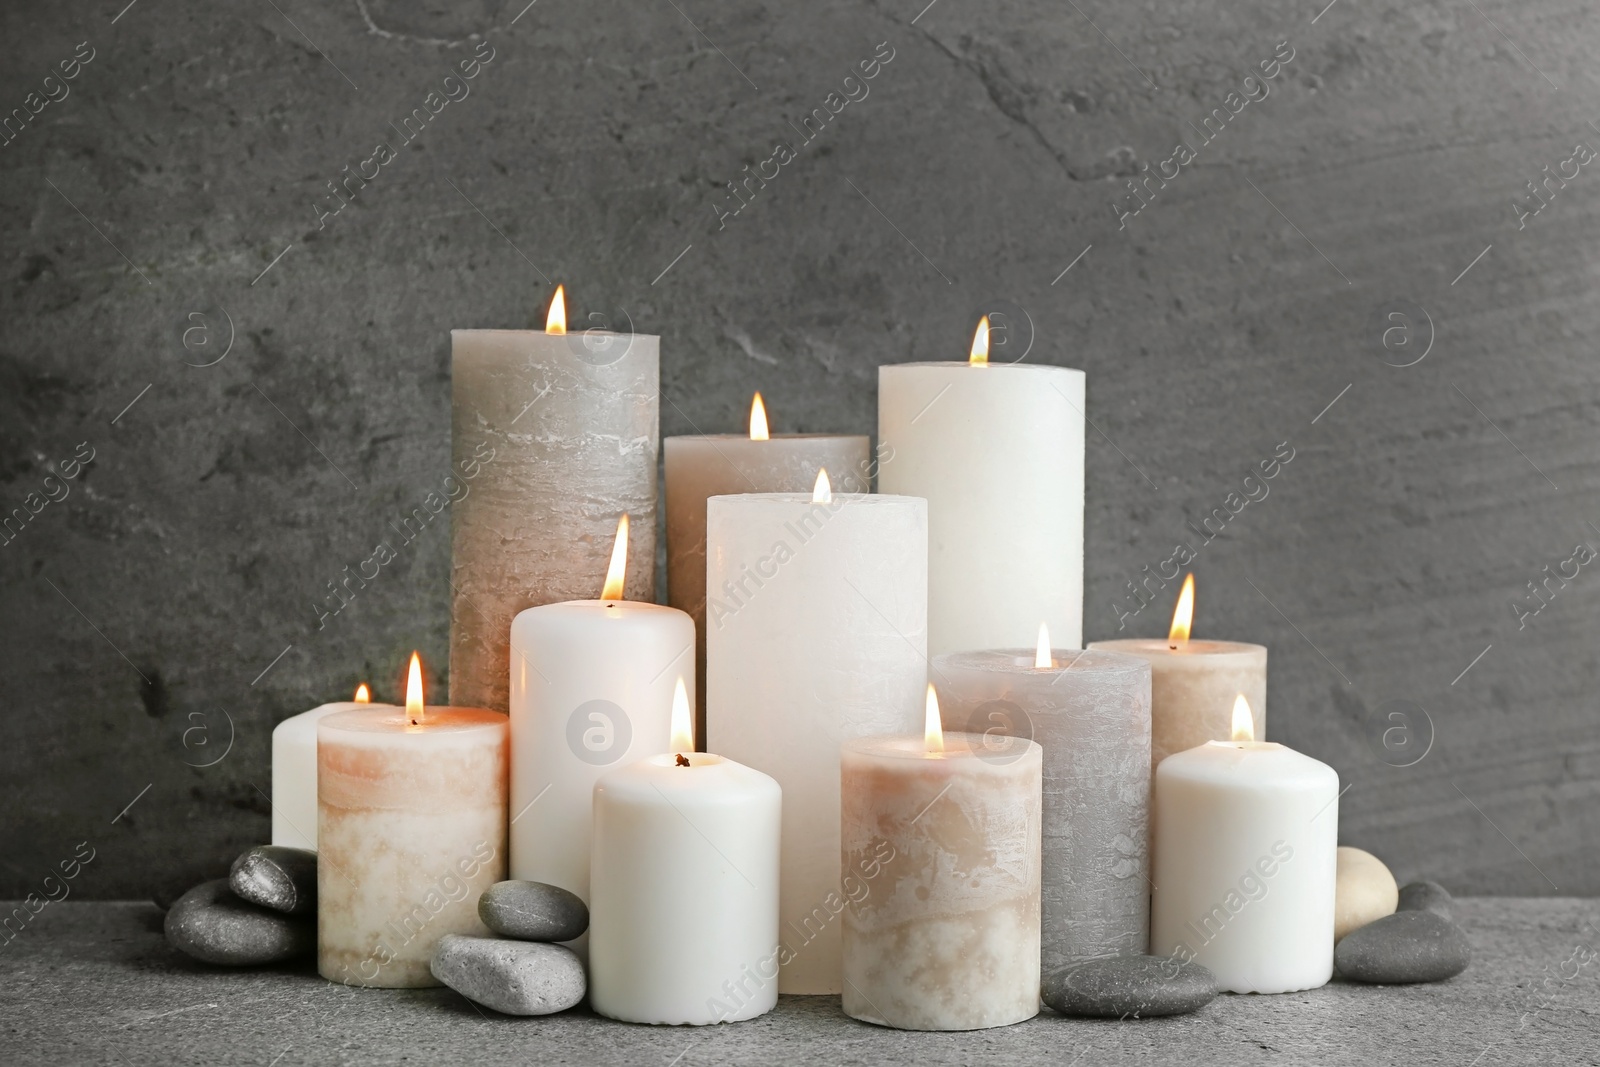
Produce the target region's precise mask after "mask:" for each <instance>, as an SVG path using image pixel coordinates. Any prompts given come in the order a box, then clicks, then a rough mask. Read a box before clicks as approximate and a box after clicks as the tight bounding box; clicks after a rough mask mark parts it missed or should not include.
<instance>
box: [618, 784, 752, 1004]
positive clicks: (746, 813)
mask: <svg viewBox="0 0 1600 1067" xmlns="http://www.w3.org/2000/svg"><path fill="white" fill-rule="evenodd" d="M686 758H687V759H688V760H689V761H690V763H691V766H688V767H680V766H677V765H676V758H675V756H672V755H659V756H650V757H648V758H646V759H644V760H641V761H639V762H637V763H632V764H629V765H628V766H626V767H621V768H618V769H616V770H613V771H611V772H610V773H609V774H607V775H605V776H604V777H603V778H601V779H600V782H599V784H598V785H597V786H595V790H594V854H593V864H594V870H593V874H594V889H593V893H592V897H591V901H590V934H589V998H590V1003H591V1004H592V1005H593V1007H594V1010H595V1011H597V1012H599V1013H600V1014H601V1015H606V1016H609V1017H610V1018H613V1019H621V1020H624V1021H626V1022H635V1023H658V1024H674V1025H683V1024H690V1025H703V1024H706V1023H718V1022H736V1021H738V1020H740V1019H752V1018H755V1017H756V1016H757V1015H761V1014H763V1013H764V1012H767V1011H770V1010H772V1007H773V1005H775V1004H776V1003H777V1001H778V982H777V978H778V967H779V947H778V944H779V937H778V835H779V827H780V821H781V820H780V815H779V812H780V809H781V808H782V807H783V806H784V805H783V802H782V799H783V798H782V792H781V791H780V790H779V788H778V783H777V782H775V781H773V780H772V779H771V778H769V777H768V776H767V775H764V774H762V773H760V772H759V771H754V770H751V769H750V768H749V767H745V766H742V765H740V764H738V763H734V762H733V761H732V760H728V759H724V758H723V757H721V756H715V755H709V754H706V753H703V752H702V753H692V754H687V756H686Z"/></svg>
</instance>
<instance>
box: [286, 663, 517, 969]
mask: <svg viewBox="0 0 1600 1067" xmlns="http://www.w3.org/2000/svg"><path fill="white" fill-rule="evenodd" d="M509 747H510V746H509V744H508V743H507V729H506V717H505V716H504V715H502V714H501V713H499V712H496V711H488V710H485V709H483V708H449V707H432V708H428V707H424V706H423V703H422V673H421V669H420V667H419V665H418V663H417V658H416V656H415V655H413V656H412V658H411V676H410V678H409V680H408V681H407V683H406V706H405V707H404V708H396V707H391V706H381V707H371V706H363V707H362V708H360V709H358V710H353V711H344V712H340V713H338V714H334V715H329V716H326V717H325V718H323V719H322V721H321V722H319V723H318V724H317V815H318V827H317V840H318V843H319V845H320V846H321V847H320V848H319V849H318V852H317V971H318V972H319V973H320V974H321V975H322V976H323V977H324V978H327V979H329V980H330V981H334V982H344V983H346V984H348V985H358V986H379V987H383V988H389V989H395V988H405V987H413V986H435V985H438V984H439V981H438V979H436V978H435V977H434V976H433V972H432V971H431V970H430V968H429V966H428V961H429V959H430V957H431V956H432V955H433V948H434V945H435V944H436V943H437V942H438V940H439V938H441V937H443V936H444V935H445V934H478V935H487V934H488V932H489V931H488V928H487V927H486V926H484V925H483V923H482V921H481V920H480V919H479V918H478V906H477V905H478V896H479V895H480V894H481V893H482V892H483V891H484V890H485V889H487V888H488V887H489V886H491V885H493V884H494V883H495V882H498V881H502V880H503V879H504V878H505V870H506V860H505V854H506V849H505V842H506V757H507V754H508V749H509Z"/></svg>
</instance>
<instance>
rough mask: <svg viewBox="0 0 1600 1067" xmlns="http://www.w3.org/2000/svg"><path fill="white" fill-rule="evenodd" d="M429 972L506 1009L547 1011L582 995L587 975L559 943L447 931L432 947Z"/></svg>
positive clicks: (466, 994)
mask: <svg viewBox="0 0 1600 1067" xmlns="http://www.w3.org/2000/svg"><path fill="white" fill-rule="evenodd" d="M432 970H433V976H434V977H435V978H437V979H439V981H441V982H443V983H444V984H445V985H447V986H449V987H450V988H451V989H454V990H455V991H456V992H457V993H460V994H461V995H462V996H464V997H466V998H467V999H468V1000H471V1001H476V1002H477V1003H479V1004H482V1005H483V1006H484V1007H486V1008H493V1009H494V1010H495V1011H499V1012H504V1013H505V1014H507V1015H549V1014H551V1013H553V1012H558V1011H565V1010H566V1009H568V1008H570V1007H572V1006H574V1005H575V1004H577V1003H579V1002H580V1001H582V1000H583V997H584V994H585V993H587V992H588V990H589V979H588V976H587V975H586V974H585V973H584V969H583V961H582V960H580V959H579V958H578V955H577V953H575V952H573V951H572V950H571V949H570V948H566V947H564V946H562V945H550V944H544V943H541V942H538V941H510V940H504V939H501V938H494V937H467V936H466V935H464V934H446V935H445V936H444V937H441V938H440V939H439V944H438V945H437V946H436V947H435V948H434V950H433V960H432Z"/></svg>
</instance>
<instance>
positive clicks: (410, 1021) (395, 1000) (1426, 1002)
mask: <svg viewBox="0 0 1600 1067" xmlns="http://www.w3.org/2000/svg"><path fill="white" fill-rule="evenodd" d="M1460 903H1461V911H1462V913H1463V923H1464V926H1465V927H1466V929H1467V931H1468V934H1469V936H1470V937H1471V939H1472V943H1473V950H1474V954H1475V955H1474V959H1473V963H1472V966H1471V968H1469V969H1468V971H1467V972H1466V973H1465V974H1463V975H1461V976H1460V977H1458V978H1456V979H1454V980H1452V981H1449V982H1443V983H1440V984H1437V985H1421V986H1394V987H1371V986H1359V985H1354V984H1346V983H1343V982H1338V981H1336V982H1334V983H1333V984H1331V985H1328V986H1326V987H1324V988H1322V989H1317V990H1312V991H1309V992H1305V993H1294V994H1287V995H1283V996H1270V997H1266V996H1226V995H1225V996H1222V997H1219V998H1218V999H1217V1000H1216V1001H1215V1002H1214V1003H1212V1004H1211V1005H1210V1006H1209V1007H1207V1008H1205V1009H1204V1010H1203V1011H1201V1012H1199V1013H1197V1014H1195V1015H1190V1016H1180V1017H1177V1018H1172V1019H1149V1020H1129V1021H1123V1022H1118V1021H1109V1020H1107V1021H1098V1020H1077V1019H1063V1018H1060V1017H1057V1016H1055V1015H1053V1014H1051V1013H1050V1012H1048V1011H1045V1012H1043V1013H1041V1014H1040V1015H1039V1016H1038V1017H1037V1018H1035V1019H1033V1020H1031V1021H1029V1022H1026V1023H1023V1024H1021V1025H1018V1026H1010V1027H1003V1028H1000V1029H996V1030H980V1031H973V1032H967V1033H953V1034H952V1033H906V1032H901V1031H895V1030H884V1029H880V1028H877V1027H874V1026H869V1025H867V1024H865V1023H859V1022H856V1021H855V1020H852V1019H850V1018H848V1017H846V1016H844V1015H843V1014H842V1013H841V1012H840V1010H839V1001H838V998H836V997H783V998H781V999H780V1001H779V1004H778V1007H777V1009H776V1010H775V1011H773V1012H772V1013H770V1014H769V1015H766V1016H764V1017H762V1018H760V1019H756V1020H752V1021H750V1022H744V1023H737V1024H733V1025H724V1026H714V1027H702V1028H689V1027H650V1026H630V1025H627V1024H623V1023H616V1022H612V1021H610V1020H606V1019H602V1018H599V1017H597V1016H595V1015H592V1014H590V1013H588V1012H587V1011H585V1010H582V1009H579V1010H575V1011H571V1012H567V1013H564V1014H561V1015H556V1016H549V1017H546V1018H543V1019H521V1018H512V1017H509V1016H503V1015H497V1014H495V1013H493V1012H490V1011H487V1010H480V1009H479V1008H477V1007H475V1006H474V1005H472V1004H471V1003H469V1002H468V1001H466V1000H464V999H463V998H462V997H460V996H458V995H457V994H456V993H454V992H452V991H451V990H449V989H427V990H362V989H349V988H346V987H343V986H339V985H334V984H332V983H329V982H325V981H323V980H322V979H320V978H318V977H317V976H316V974H315V972H314V969H313V968H312V967H311V966H310V965H309V964H306V965H300V966H295V967H285V968H278V969H270V970H240V971H235V970H224V969H218V968H213V967H207V966H204V965H201V964H198V963H195V962H193V961H189V960H187V959H185V958H184V957H182V956H180V955H178V954H177V953H176V952H174V951H173V950H172V949H170V948H168V947H167V944H166V942H165V941H164V940H163V938H162V935H161V913H160V912H159V911H158V910H157V909H156V908H155V907H154V906H153V905H150V904H143V903H92V902H91V903H79V902H75V901H67V902H63V903H59V904H50V905H48V906H47V907H45V908H44V909H43V910H42V911H41V912H40V913H39V914H38V915H37V916H36V917H34V918H33V919H32V920H31V921H30V922H29V923H28V924H27V925H26V926H25V927H24V928H23V929H22V931H21V933H20V934H15V935H14V936H12V934H11V933H10V932H8V933H7V935H5V936H8V937H10V940H9V941H8V942H6V943H4V944H3V945H0V1063H4V1064H6V1065H7V1067H22V1065H33V1064H50V1065H52V1067H60V1065H62V1064H80V1063H92V1064H111V1065H117V1064H125V1065H129V1067H133V1065H142V1064H208V1065H209V1064H252V1065H261V1067H291V1065H293V1064H302V1063H304V1064H400V1063H417V1064H432V1063H451V1064H471V1065H473V1067H482V1065H493V1064H502V1063H506V1064H509V1063H517V1064H523V1063H537V1064H541V1065H544V1064H586V1065H587V1064H595V1065H608V1064H618V1065H624V1064H625V1065H628V1067H703V1065H708V1064H780V1063H806V1064H839V1065H854V1064H863V1065H869V1064H880V1063H915V1064H918V1065H919V1067H926V1065H939V1064H1006V1065H1008V1067H1022V1065H1028V1064H1052V1065H1061V1067H1070V1065H1076V1064H1081V1065H1084V1067H1088V1065H1092V1064H1106V1063H1111V1064H1115V1063H1182V1064H1184V1065H1185V1067H1202V1065H1205V1064H1224V1063H1225V1064H1230V1065H1238V1064H1257V1063H1314V1064H1360V1065H1362V1067H1368V1065H1373V1064H1389V1063H1392V1064H1442V1065H1449V1067H1491V1065H1495V1064H1507V1063H1517V1064H1522V1063H1526V1064H1546V1063H1562V1064H1600V932H1597V927H1600V901H1597V900H1587V899H1570V898H1566V899H1562V898H1543V899H1509V898H1505V899H1502V898H1476V899H1468V900H1463V901H1461V902H1460ZM6 910H7V912H8V913H9V910H10V909H9V906H8V907H7V909H6Z"/></svg>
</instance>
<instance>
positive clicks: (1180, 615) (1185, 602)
mask: <svg viewBox="0 0 1600 1067" xmlns="http://www.w3.org/2000/svg"><path fill="white" fill-rule="evenodd" d="M1193 625H1194V572H1193V571H1190V572H1189V573H1188V574H1186V575H1184V576H1183V589H1182V590H1181V591H1179V593H1178V606H1177V607H1175V608H1173V609H1172V629H1170V630H1168V631H1167V647H1168V648H1171V649H1177V648H1179V647H1180V646H1182V645H1187V644H1188V643H1189V630H1190V628H1191V627H1192V626H1193Z"/></svg>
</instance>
